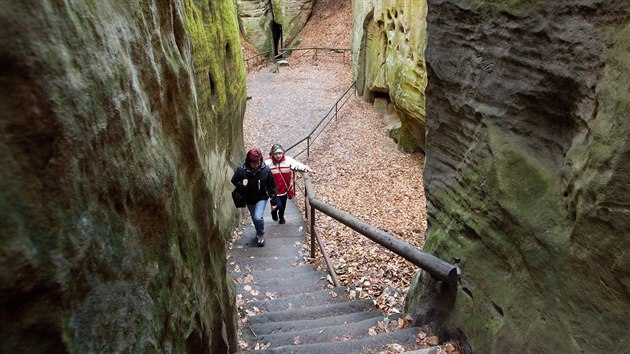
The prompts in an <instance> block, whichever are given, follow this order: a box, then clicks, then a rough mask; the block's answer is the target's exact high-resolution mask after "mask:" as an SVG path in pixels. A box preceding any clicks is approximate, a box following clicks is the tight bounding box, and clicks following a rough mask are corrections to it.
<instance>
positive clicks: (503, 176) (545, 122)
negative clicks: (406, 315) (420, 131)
mask: <svg viewBox="0 0 630 354" xmlns="http://www.w3.org/2000/svg"><path fill="white" fill-rule="evenodd" d="M426 60H427V67H428V74H429V75H428V77H429V85H428V88H427V93H426V95H427V145H426V167H425V179H424V180H425V189H426V195H427V205H428V222H429V227H428V232H427V236H426V239H427V242H426V250H427V251H429V252H432V253H435V254H436V255H438V256H440V257H441V258H444V259H447V260H448V261H451V262H457V263H458V264H459V265H460V267H461V269H462V272H463V277H462V280H461V286H460V287H459V290H458V291H457V293H455V294H454V293H452V292H450V291H449V290H448V289H444V288H443V287H440V285H439V284H436V283H435V282H432V281H431V280H430V279H428V278H427V277H426V276H424V275H422V274H419V275H420V276H419V278H418V279H417V280H418V282H417V284H416V285H415V286H414V287H412V291H411V293H410V294H411V296H410V298H411V301H410V303H409V308H410V309H412V310H414V311H416V313H417V314H419V315H420V316H424V317H422V318H423V319H424V320H425V321H432V320H435V321H444V322H443V329H444V330H447V331H450V332H451V333H459V334H462V333H463V334H464V335H465V336H466V337H467V338H468V340H469V342H470V344H471V346H472V349H473V350H475V351H476V352H479V353H492V352H494V353H507V352H519V353H522V352H531V353H612V352H620V351H625V350H626V348H627V346H628V344H630V337H629V334H628V328H630V317H628V315H627V314H628V313H630V256H629V254H630V253H629V252H630V251H629V250H630V174H629V173H628V171H630V144H629V141H630V140H629V138H628V137H630V119H629V117H630V95H629V94H628V93H629V92H630V2H629V1H627V0H623V1H614V2H613V1H597V0H590V1H553V2H547V1H529V2H502V3H499V2H495V1H474V2H471V1H464V0H430V1H429V12H428V43H427V51H426ZM436 295H439V296H436ZM426 301H432V302H430V303H429V304H426V303H425V302H426Z"/></svg>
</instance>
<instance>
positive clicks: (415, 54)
mask: <svg viewBox="0 0 630 354" xmlns="http://www.w3.org/2000/svg"><path fill="white" fill-rule="evenodd" d="M426 12H427V4H426V1H425V0H371V1H362V0H354V1H352V13H353V37H352V54H353V57H352V59H353V76H354V78H355V79H356V80H357V92H358V94H359V95H361V96H363V97H364V98H365V99H366V100H368V101H370V102H372V101H374V98H375V97H384V98H387V99H389V100H390V101H391V102H392V103H393V105H394V109H395V111H396V113H397V115H398V117H399V119H400V121H401V123H402V124H401V128H400V131H399V132H398V133H397V137H396V139H397V141H398V147H399V148H400V149H401V150H403V151H408V152H413V151H418V150H422V149H424V144H425V141H424V125H425V104H424V101H425V98H424V90H425V87H426V83H427V80H426V68H425V64H424V45H425V42H426Z"/></svg>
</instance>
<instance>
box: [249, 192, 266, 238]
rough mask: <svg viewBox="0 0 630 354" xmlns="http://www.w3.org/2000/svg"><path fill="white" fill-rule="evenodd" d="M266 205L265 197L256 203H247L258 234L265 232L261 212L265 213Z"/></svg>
mask: <svg viewBox="0 0 630 354" xmlns="http://www.w3.org/2000/svg"><path fill="white" fill-rule="evenodd" d="M266 206H267V199H263V200H259V201H257V202H256V204H247V209H249V213H250V214H251V216H252V222H253V223H254V227H255V228H256V235H257V236H260V235H263V234H264V233H265V220H263V214H264V213H265V207H266Z"/></svg>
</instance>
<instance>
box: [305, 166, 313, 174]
mask: <svg viewBox="0 0 630 354" xmlns="http://www.w3.org/2000/svg"><path fill="white" fill-rule="evenodd" d="M304 172H308V173H312V174H315V171H313V170H311V168H310V167H307V168H306V170H304Z"/></svg>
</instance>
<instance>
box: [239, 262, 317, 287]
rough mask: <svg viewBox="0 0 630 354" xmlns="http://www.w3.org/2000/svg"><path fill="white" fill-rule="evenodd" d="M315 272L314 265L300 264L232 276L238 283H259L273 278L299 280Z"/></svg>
mask: <svg viewBox="0 0 630 354" xmlns="http://www.w3.org/2000/svg"><path fill="white" fill-rule="evenodd" d="M313 272H315V267H314V266H313V265H312V264H298V265H296V266H290V267H283V268H278V269H268V270H250V271H247V270H245V271H243V270H241V271H240V272H232V276H233V277H234V279H235V280H236V281H237V282H238V283H243V282H246V281H249V282H254V283H259V282H261V281H266V280H267V279H273V278H281V277H284V278H299V277H300V276H302V275H303V274H305V273H313Z"/></svg>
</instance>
